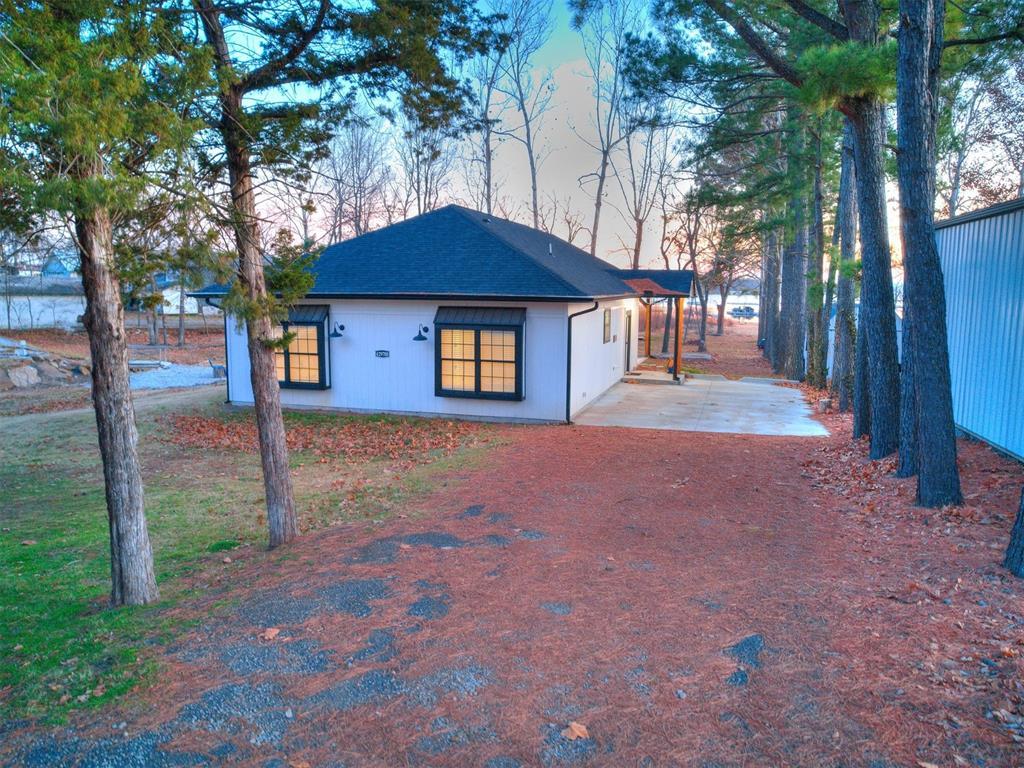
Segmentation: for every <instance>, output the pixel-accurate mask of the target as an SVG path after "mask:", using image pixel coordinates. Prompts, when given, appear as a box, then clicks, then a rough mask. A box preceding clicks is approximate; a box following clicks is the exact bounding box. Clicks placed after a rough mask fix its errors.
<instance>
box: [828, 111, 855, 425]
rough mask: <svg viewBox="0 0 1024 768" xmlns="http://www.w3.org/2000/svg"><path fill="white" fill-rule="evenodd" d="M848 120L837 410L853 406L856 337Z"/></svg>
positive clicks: (835, 387)
mask: <svg viewBox="0 0 1024 768" xmlns="http://www.w3.org/2000/svg"><path fill="white" fill-rule="evenodd" d="M850 133H851V129H850V126H849V123H847V125H846V127H845V128H844V129H843V150H842V161H841V166H840V170H839V206H838V208H839V211H838V213H839V222H838V226H837V229H838V230H839V270H838V271H839V276H838V282H837V285H836V347H835V354H834V355H833V360H832V391H833V392H834V393H835V395H836V398H837V400H838V408H839V412H840V413H845V412H846V411H848V410H849V409H850V408H851V407H852V406H853V378H854V376H853V368H854V356H855V344H856V337H857V321H856V317H855V314H854V313H855V312H856V305H855V296H854V288H855V286H854V276H853V266H854V261H855V260H856V258H857V197H856V194H855V190H854V186H855V184H856V182H855V180H854V174H855V173H856V171H855V170H854V166H853V143H852V142H853V139H852V137H851V135H850Z"/></svg>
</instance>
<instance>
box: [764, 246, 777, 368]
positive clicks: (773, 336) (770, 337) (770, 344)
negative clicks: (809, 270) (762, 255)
mask: <svg viewBox="0 0 1024 768" xmlns="http://www.w3.org/2000/svg"><path fill="white" fill-rule="evenodd" d="M781 266H782V265H781V259H780V258H779V234H778V231H777V230H774V229H773V230H772V231H770V232H769V233H768V267H767V270H766V271H767V277H766V279H765V285H764V286H763V287H762V291H763V292H765V293H766V295H765V319H764V356H765V357H766V358H767V359H768V360H769V361H771V363H772V367H773V368H774V367H776V366H777V364H778V362H779V358H778V350H777V347H778V343H777V342H778V328H779V270H780V267H781Z"/></svg>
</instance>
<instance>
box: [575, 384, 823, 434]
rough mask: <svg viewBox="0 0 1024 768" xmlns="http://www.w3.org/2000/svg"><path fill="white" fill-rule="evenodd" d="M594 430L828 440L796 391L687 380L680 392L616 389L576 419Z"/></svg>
mask: <svg viewBox="0 0 1024 768" xmlns="http://www.w3.org/2000/svg"><path fill="white" fill-rule="evenodd" d="M573 421H574V422H575V423H576V424H584V425H588V426H594V427H636V428H639V429H674V430H680V431H683V432H727V433H734V434H741V435H791V436H797V437H817V436H824V435H828V430H826V429H825V427H824V426H822V425H821V424H820V423H819V422H817V421H815V420H814V419H813V418H811V410H810V408H808V407H807V403H805V402H804V398H803V396H802V395H801V394H800V391H799V390H797V389H792V388H790V387H781V386H779V385H777V384H770V383H768V380H766V379H756V380H754V379H741V380H740V381H730V380H729V379H725V378H718V377H712V376H709V377H706V378H704V377H701V378H695V379H687V380H686V383H685V384H684V385H683V386H681V387H658V386H644V385H642V384H626V383H622V384H616V385H615V386H614V387H612V388H611V389H610V390H608V391H607V392H606V393H605V394H603V395H602V396H601V397H599V398H598V399H597V400H596V401H594V403H593V404H592V405H590V406H589V407H587V408H586V409H585V410H584V411H583V412H582V413H580V414H579V415H577V416H576V418H575V419H573Z"/></svg>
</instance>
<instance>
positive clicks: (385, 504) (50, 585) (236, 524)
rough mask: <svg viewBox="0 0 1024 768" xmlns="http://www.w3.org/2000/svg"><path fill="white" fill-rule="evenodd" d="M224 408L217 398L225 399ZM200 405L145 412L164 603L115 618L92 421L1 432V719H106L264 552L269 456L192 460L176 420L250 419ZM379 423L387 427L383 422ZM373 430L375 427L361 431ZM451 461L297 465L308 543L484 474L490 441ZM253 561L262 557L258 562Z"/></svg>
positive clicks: (150, 516)
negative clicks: (82, 711)
mask: <svg viewBox="0 0 1024 768" xmlns="http://www.w3.org/2000/svg"><path fill="white" fill-rule="evenodd" d="M217 394H219V393H217ZM216 399H217V398H216V396H215V395H209V396H205V397H204V396H202V395H201V394H200V396H199V397H198V399H197V396H196V395H195V393H190V394H189V395H188V396H187V397H186V398H185V403H184V404H182V405H176V404H174V403H169V404H167V403H164V404H160V405H152V406H149V405H142V406H140V407H139V409H138V410H139V413H138V423H139V431H140V436H141V453H142V460H143V469H144V478H145V483H146V512H147V520H148V523H149V530H150V536H151V539H152V543H153V548H154V556H155V560H156V570H157V580H158V583H159V585H160V589H161V593H162V600H161V602H160V603H159V604H157V605H154V606H146V607H141V608H121V609H117V610H113V609H110V608H108V607H107V597H108V592H109V586H110V585H109V568H110V562H109V549H108V546H109V544H108V533H107V516H106V505H105V501H104V493H103V482H102V469H101V466H100V462H99V455H98V450H97V448H96V442H95V441H96V434H95V424H94V421H93V416H92V414H91V413H85V414H41V415H38V416H27V417H21V418H19V419H11V420H6V421H5V420H2V419H0V528H2V530H0V716H2V717H3V718H4V719H10V718H13V717H21V716H30V717H45V718H47V719H51V720H58V719H60V718H62V717H63V716H64V715H65V714H66V713H67V712H68V711H69V710H71V709H73V708H79V707H93V706H100V705H102V704H104V703H106V702H109V701H110V700H112V699H113V698H116V697H117V696H119V695H120V694H123V693H124V692H125V691H127V690H129V689H131V688H133V687H135V686H137V685H139V684H140V683H144V682H145V681H146V680H147V679H148V678H149V676H150V675H151V674H152V673H153V671H154V670H155V669H156V665H157V663H158V661H157V659H158V654H156V653H154V652H153V649H154V648H157V647H159V645H160V644H161V643H165V642H168V641H170V640H171V639H173V638H174V637H175V636H176V635H177V634H179V633H180V632H182V631H183V630H184V629H186V628H187V626H188V624H189V620H187V619H183V618H182V616H183V615H187V614H188V612H187V611H170V610H168V609H169V608H173V607H175V606H180V605H182V604H183V602H184V601H187V599H188V597H189V595H190V594H192V593H193V592H198V591H200V590H202V589H203V584H202V582H203V579H202V578H201V577H202V574H203V573H204V572H205V571H207V570H211V571H212V570H214V569H221V570H222V569H224V568H230V567H231V565H229V564H225V563H224V562H223V560H224V558H225V556H230V553H231V551H233V550H235V549H236V548H238V547H251V548H255V551H256V552H257V553H259V556H262V557H267V558H268V559H269V560H271V561H272V559H273V558H274V557H287V556H288V553H287V551H286V550H278V551H277V552H275V553H273V554H266V553H262V552H260V550H261V549H262V546H263V543H264V542H265V540H266V530H265V528H266V526H265V517H264V509H263V490H262V481H261V475H260V468H259V459H258V456H257V455H256V454H254V453H247V452H244V451H228V450H203V449H199V448H188V449H183V448H181V447H180V446H178V445H175V444H172V443H170V442H169V441H168V440H167V433H168V431H169V426H168V423H167V421H166V419H165V418H164V417H166V416H167V415H168V414H169V413H174V412H179V411H183V410H184V411H192V410H196V409H200V410H201V411H203V412H204V413H206V414H208V415H212V416H213V417H215V418H217V419H224V420H225V421H227V422H230V421H231V420H233V419H238V418H242V417H240V416H238V415H237V414H233V413H229V412H227V411H225V409H224V408H223V406H220V405H218V404H216ZM377 418H378V419H379V418H380V417H377ZM358 419H360V417H352V416H331V415H321V414H317V415H309V414H301V415H300V414H295V415H289V416H288V421H289V424H290V425H301V424H307V423H315V424H317V425H319V427H320V428H324V427H326V428H327V429H330V428H331V425H332V424H338V425H339V426H340V425H343V424H346V423H351V422H352V421H353V420H358ZM364 421H365V420H364ZM480 436H481V437H480V439H474V440H473V441H471V442H472V445H469V444H467V445H465V446H464V447H461V448H459V449H457V450H456V451H455V452H454V453H452V454H451V455H448V456H430V457H429V458H430V459H431V461H430V463H418V464H417V465H416V466H413V467H412V468H408V467H407V468H406V469H405V470H404V471H401V472H396V471H393V470H392V469H390V468H389V465H388V462H387V460H373V461H366V462H363V463H361V464H357V465H352V464H339V463H331V464H328V465H325V464H324V463H323V461H322V457H313V456H311V455H307V454H304V453H302V452H296V453H294V454H293V455H292V465H293V478H294V482H295V492H296V502H297V505H298V508H299V513H300V524H301V526H302V528H303V530H305V531H309V530H313V529H316V528H318V527H322V526H325V525H330V524H331V523H333V522H336V521H339V520H346V521H350V520H353V519H356V520H367V521H369V520H370V519H374V518H382V517H386V516H387V515H389V514H391V513H392V511H394V510H395V509H396V508H397V507H398V506H399V505H401V504H402V503H403V502H405V501H406V500H408V499H409V498H410V497H411V496H415V495H417V494H420V493H423V492H426V491H428V490H430V488H431V487H432V486H433V484H434V480H435V478H437V477H440V476H441V475H442V474H444V473H445V472H446V471H447V470H449V469H451V468H452V467H453V466H462V465H465V464H466V463H472V462H474V461H476V460H477V459H478V458H479V457H480V456H482V455H483V452H484V451H485V450H486V445H487V444H488V443H489V441H490V438H489V437H488V436H487V428H481V432H480ZM249 551H250V552H252V551H254V549H250V550H249Z"/></svg>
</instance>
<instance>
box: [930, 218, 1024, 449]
mask: <svg viewBox="0 0 1024 768" xmlns="http://www.w3.org/2000/svg"><path fill="white" fill-rule="evenodd" d="M936 241H937V244H938V248H939V257H940V259H941V261H942V270H943V275H944V277H945V282H946V322H947V326H948V337H949V354H950V374H951V377H952V385H953V413H954V418H955V419H956V423H957V425H958V426H960V427H961V428H963V429H965V430H967V431H968V432H971V433H973V434H975V435H977V436H978V437H980V438H982V439H984V440H986V441H988V442H990V443H992V444H993V445H996V446H998V447H999V448H1002V449H1003V450H1005V451H1008V452H1010V453H1012V454H1015V455H1016V456H1018V457H1024V205H1017V206H1009V209H1008V210H1007V209H1005V208H1004V207H1000V208H999V209H998V212H994V215H991V216H985V217H981V218H974V219H970V218H969V219H968V220H967V221H963V222H959V223H957V222H955V221H954V222H951V223H950V224H948V225H944V226H941V227H940V228H939V229H938V230H937V231H936Z"/></svg>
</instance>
